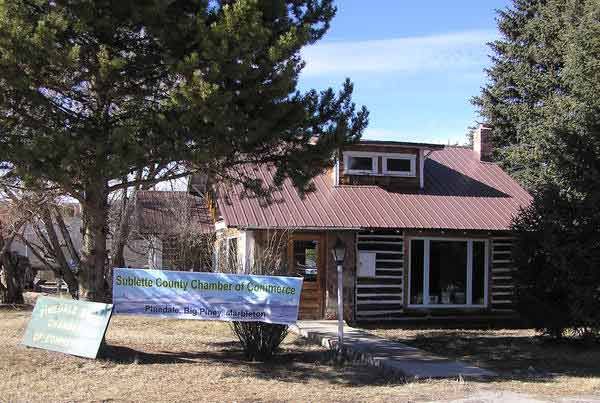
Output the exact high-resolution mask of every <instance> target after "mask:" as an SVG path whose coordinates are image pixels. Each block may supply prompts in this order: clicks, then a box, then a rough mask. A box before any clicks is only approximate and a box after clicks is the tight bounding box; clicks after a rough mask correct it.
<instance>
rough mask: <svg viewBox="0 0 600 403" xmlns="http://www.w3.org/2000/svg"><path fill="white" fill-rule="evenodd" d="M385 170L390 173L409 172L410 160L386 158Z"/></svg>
mask: <svg viewBox="0 0 600 403" xmlns="http://www.w3.org/2000/svg"><path fill="white" fill-rule="evenodd" d="M387 170H388V171H391V172H410V160H409V159H406V158H388V159H387Z"/></svg>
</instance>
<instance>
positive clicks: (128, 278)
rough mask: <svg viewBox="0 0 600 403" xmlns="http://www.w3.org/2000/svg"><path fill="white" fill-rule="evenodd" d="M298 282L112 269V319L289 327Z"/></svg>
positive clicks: (293, 319) (296, 301)
mask: <svg viewBox="0 0 600 403" xmlns="http://www.w3.org/2000/svg"><path fill="white" fill-rule="evenodd" d="M301 290H302V278H299V277H282V276H252V275H239V274H225V273H198V272H186V271H167V270H144V269H115V270H114V272H113V305H114V313H115V314H129V315H152V316H162V317H172V318H180V319H201V320H222V321H245V322H267V323H279V324H285V325H289V324H293V323H295V322H296V320H297V319H298V305H299V303H300V292H301Z"/></svg>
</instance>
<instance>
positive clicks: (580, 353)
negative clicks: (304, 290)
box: [365, 327, 600, 399]
mask: <svg viewBox="0 0 600 403" xmlns="http://www.w3.org/2000/svg"><path fill="white" fill-rule="evenodd" d="M365 330H366V331H368V332H371V333H373V334H376V335H378V336H381V337H385V338H388V339H391V340H397V341H399V342H401V343H404V344H408V345H411V346H414V347H417V348H420V349H422V350H425V351H429V352H432V353H434V354H438V355H441V356H445V357H449V358H453V359H457V360H462V361H466V362H470V363H472V364H474V365H476V366H479V367H482V368H487V369H491V370H493V371H495V372H496V373H497V374H499V375H500V376H499V378H497V379H496V380H495V381H494V382H493V383H494V384H497V385H498V388H502V389H504V390H510V391H514V392H522V393H527V394H531V395H537V396H540V397H542V396H543V397H550V398H559V397H565V396H574V395H579V396H588V397H589V396H597V399H600V346H599V345H584V344H576V343H573V342H568V341H564V342H556V341H551V340H548V339H544V338H542V337H538V336H537V334H536V332H535V331H534V330H533V329H499V330H498V329H496V330H473V329H398V328H393V327H389V328H385V327H384V328H381V327H372V328H366V329H365Z"/></svg>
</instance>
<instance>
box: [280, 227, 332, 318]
mask: <svg viewBox="0 0 600 403" xmlns="http://www.w3.org/2000/svg"><path fill="white" fill-rule="evenodd" d="M322 238H323V237H322V236H320V235H318V234H314V235H313V234H294V235H292V236H291V239H290V245H289V246H290V248H289V249H290V250H289V259H290V265H289V267H290V270H291V272H290V274H291V275H294V276H299V277H302V278H304V281H303V285H302V294H300V311H299V313H298V317H299V319H322V317H323V284H322V282H323V281H322V280H323V278H324V274H325V273H324V272H323V271H324V270H323V264H322V262H323V261H324V259H323V256H322V255H323V251H324V247H325V246H324V245H323V240H322Z"/></svg>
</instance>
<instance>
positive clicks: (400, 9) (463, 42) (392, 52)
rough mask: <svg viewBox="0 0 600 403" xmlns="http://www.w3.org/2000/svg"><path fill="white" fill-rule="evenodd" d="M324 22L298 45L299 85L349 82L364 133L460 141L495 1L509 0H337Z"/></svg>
mask: <svg viewBox="0 0 600 403" xmlns="http://www.w3.org/2000/svg"><path fill="white" fill-rule="evenodd" d="M336 3H337V7H338V13H337V16H336V17H335V19H334V20H333V22H332V24H331V29H330V30H329V32H328V33H327V34H326V35H325V37H324V38H323V39H322V40H321V41H319V42H318V43H317V44H315V45H313V46H310V47H308V48H306V49H305V50H304V51H303V58H304V60H305V61H306V62H307V66H306V68H305V69H304V71H303V73H302V75H301V79H300V88H301V89H302V90H306V89H309V88H315V89H324V88H326V87H333V88H339V87H340V85H341V83H342V82H343V80H344V79H345V78H346V77H350V79H351V80H352V81H353V82H354V86H355V89H354V101H355V102H356V103H357V104H358V105H366V106H367V108H368V109H369V111H370V112H371V115H370V124H369V128H368V129H367V131H366V133H365V136H364V138H370V139H381V140H398V141H421V142H435V143H448V142H451V143H455V142H459V143H463V142H464V141H465V133H466V128H467V127H468V126H469V125H471V124H472V123H473V122H474V121H475V120H476V119H477V114H476V111H475V109H474V108H473V107H472V105H471V104H470V102H469V99H470V98H471V97H472V96H474V95H476V94H478V93H479V89H480V88H481V86H482V85H483V84H484V83H485V80H486V78H485V74H484V72H483V69H484V68H485V67H486V66H487V65H489V58H488V54H489V53H490V51H489V48H488V47H487V45H486V43H487V42H489V41H491V40H494V39H495V38H497V37H498V31H497V27H496V22H495V11H494V10H495V9H498V8H504V7H506V6H507V5H508V4H509V1H508V0H484V1H482V0H453V1H447V0H419V1H418V0H372V1H366V0H338V1H337V2H336Z"/></svg>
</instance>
